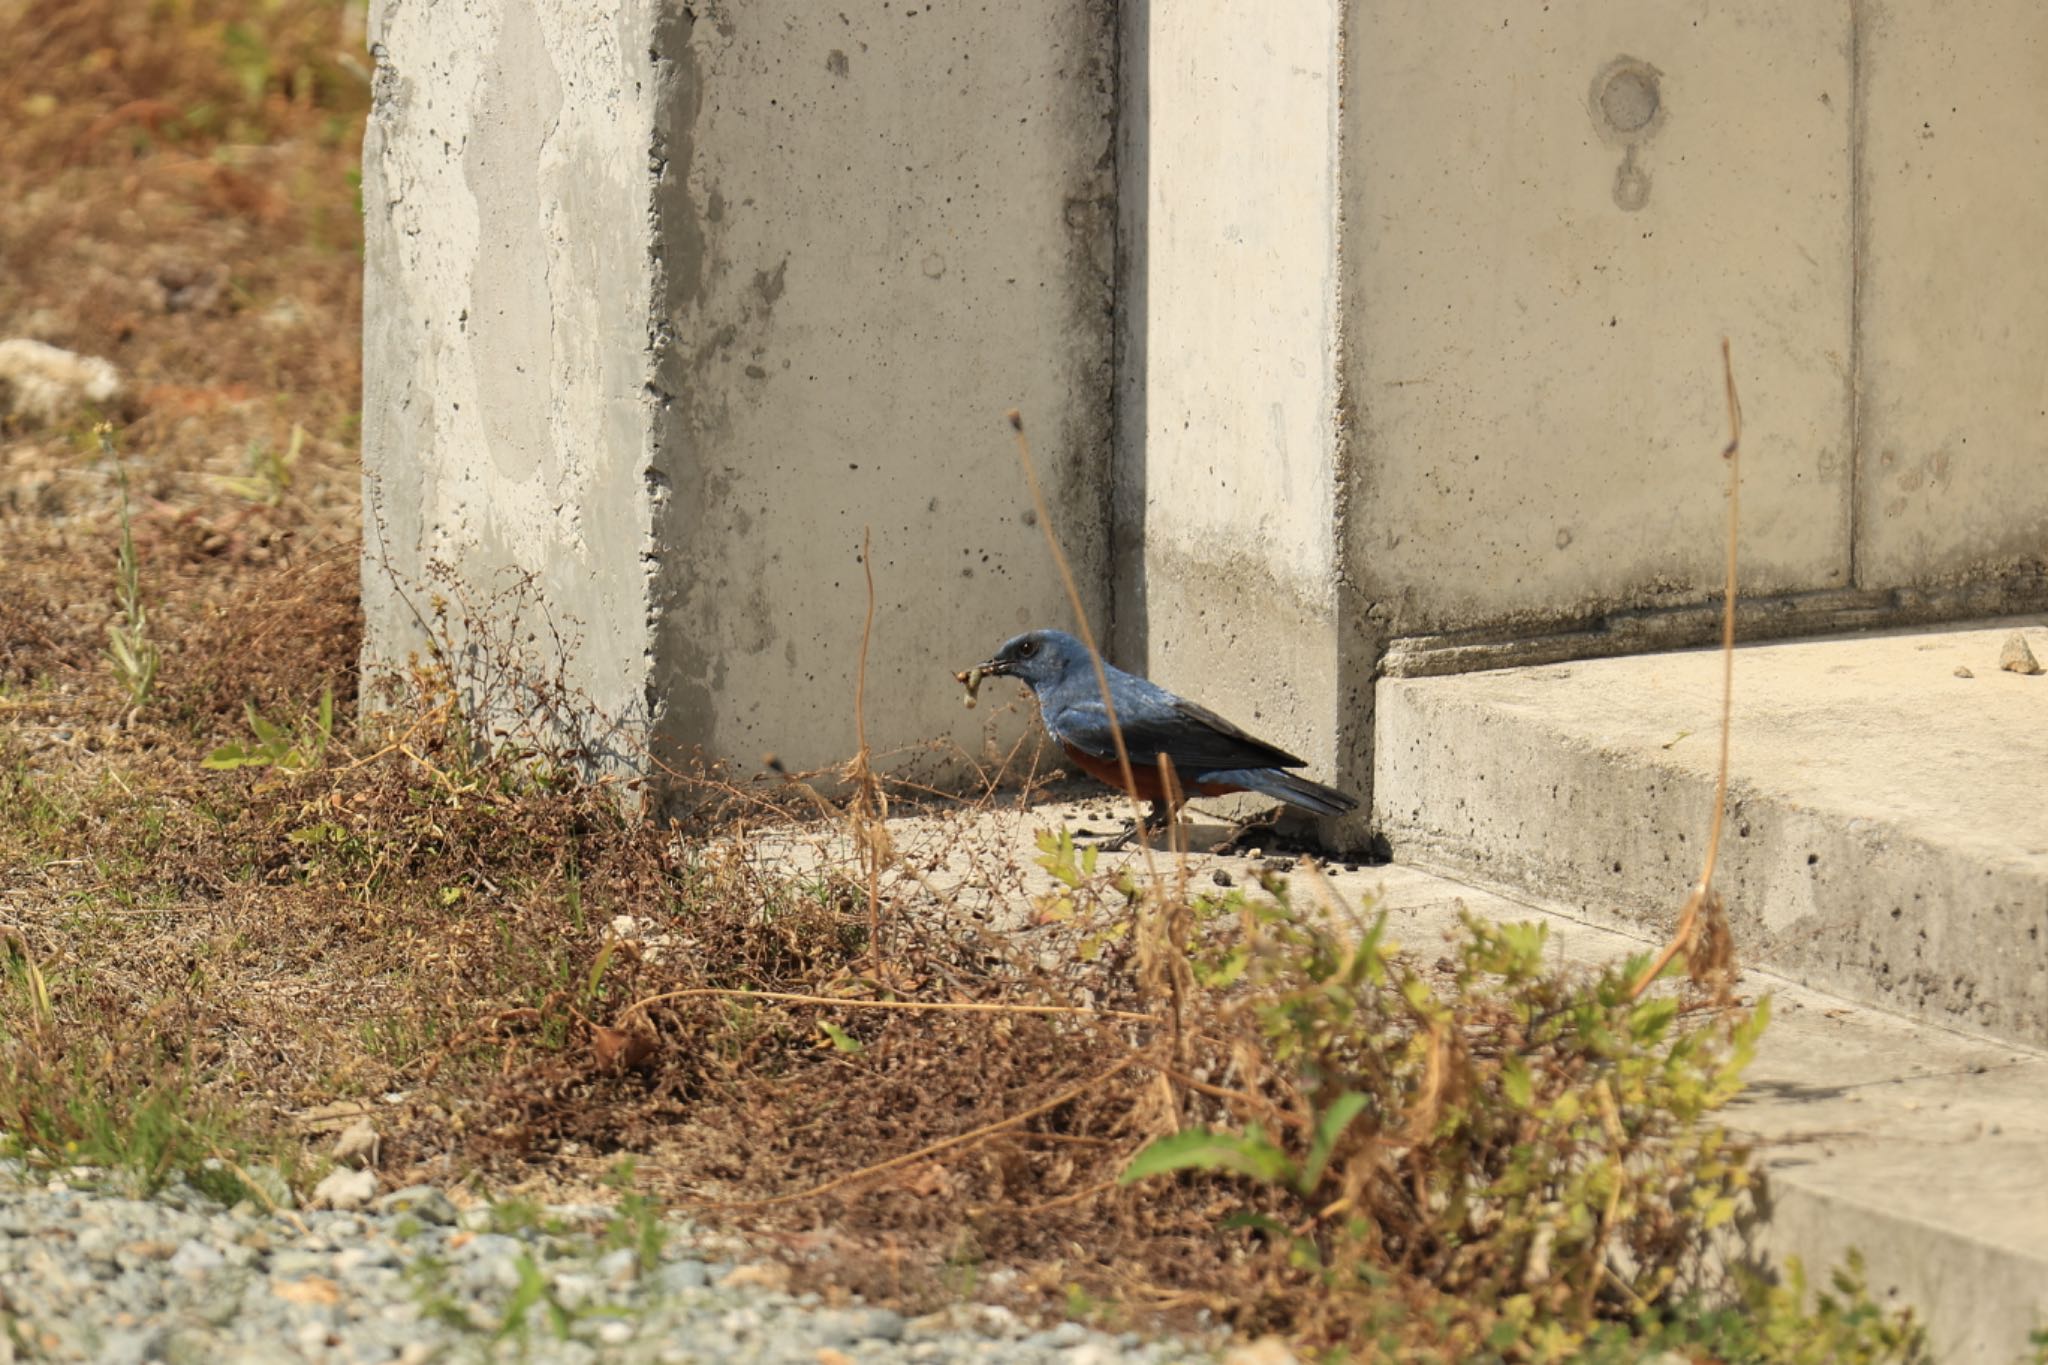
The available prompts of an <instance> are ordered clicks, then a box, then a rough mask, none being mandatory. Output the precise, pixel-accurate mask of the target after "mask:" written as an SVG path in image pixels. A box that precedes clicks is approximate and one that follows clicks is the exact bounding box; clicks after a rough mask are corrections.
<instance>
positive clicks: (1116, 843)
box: [1096, 801, 1169, 853]
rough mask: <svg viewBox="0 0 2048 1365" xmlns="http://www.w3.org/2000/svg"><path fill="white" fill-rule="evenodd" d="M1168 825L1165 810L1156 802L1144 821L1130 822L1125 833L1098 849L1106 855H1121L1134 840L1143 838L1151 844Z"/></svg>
mask: <svg viewBox="0 0 2048 1365" xmlns="http://www.w3.org/2000/svg"><path fill="white" fill-rule="evenodd" d="M1168 823H1169V821H1168V816H1167V813H1166V810H1165V808H1164V807H1163V806H1162V805H1161V804H1160V803H1159V802H1156V801H1155V802H1153V803H1152V808H1151V809H1150V810H1148V811H1147V812H1146V813H1145V818H1144V819H1143V820H1132V821H1129V822H1128V823H1126V824H1125V825H1124V828H1123V833H1121V834H1118V835H1116V836H1115V837H1113V838H1110V839H1105V840H1103V841H1102V842H1101V843H1099V844H1097V845H1096V847H1097V848H1099V849H1101V850H1102V851H1103V852H1105V853H1121V852H1122V851H1123V850H1124V849H1127V848H1129V847H1130V846H1131V841H1132V840H1134V839H1139V838H1143V839H1145V840H1146V841H1147V842H1148V843H1149V842H1150V841H1151V837H1152V836H1153V835H1155V834H1160V833H1163V832H1164V831H1165V829H1166V827H1167V824H1168Z"/></svg>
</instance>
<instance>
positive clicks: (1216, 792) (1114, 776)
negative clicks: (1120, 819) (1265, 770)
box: [1060, 744, 1244, 801]
mask: <svg viewBox="0 0 2048 1365" xmlns="http://www.w3.org/2000/svg"><path fill="white" fill-rule="evenodd" d="M1060 748H1061V749H1063V750H1065V751H1066V755H1067V757H1068V758H1070V759H1072V760H1073V761H1074V766H1075V767H1077V768H1079V769H1080V770H1081V771H1082V772H1084V773H1086V774H1088V776H1090V777H1092V778H1094V779H1095V780H1096V781H1097V782H1100V783H1103V784H1104V785H1105V786H1109V787H1114V788H1115V789H1116V790H1117V791H1122V790H1123V789H1124V775H1123V770H1122V769H1121V768H1119V767H1117V762H1116V760H1115V759H1113V758H1111V759H1100V758H1097V757H1095V756H1094V755H1093V754H1084V753H1082V752H1081V751H1080V750H1079V749H1076V748H1074V747H1073V746H1072V745H1071V744H1062V745H1060ZM1176 776H1177V777H1178V779H1179V781H1180V787H1181V796H1182V797H1183V799H1185V798H1186V797H1189V796H1228V795H1230V794H1231V793H1232V792H1241V791H1243V790H1244V788H1243V787H1233V786H1230V785H1228V784H1227V783H1221V782H1189V781H1188V780H1187V779H1186V778H1185V777H1180V776H1179V775H1178V774H1176ZM1131 779H1132V781H1133V782H1134V783H1136V785H1137V788H1138V795H1139V796H1140V797H1141V798H1143V799H1144V800H1147V801H1164V800H1165V799H1166V783H1165V782H1164V781H1163V780H1162V779H1161V778H1160V776H1159V768H1158V765H1157V764H1153V763H1145V762H1141V761H1140V760H1139V758H1138V755H1136V754H1132V755H1131Z"/></svg>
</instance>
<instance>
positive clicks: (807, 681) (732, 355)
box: [364, 0, 1115, 766]
mask: <svg viewBox="0 0 2048 1365" xmlns="http://www.w3.org/2000/svg"><path fill="white" fill-rule="evenodd" d="M596 14H597V12H596V11H591V12H590V14H589V15H588V16H586V15H585V14H584V13H583V11H580V10H577V9H576V7H573V6H570V7H564V6H559V5H545V4H540V3H537V2H536V0H453V3H449V4H441V5H426V6H422V5H409V4H402V3H398V2H397V0H385V2H384V3H381V4H380V5H378V6H377V7H376V15H375V18H374V20H373V30H374V38H375V41H376V43H377V45H378V47H377V52H378V59H379V67H378V74H377V98H376V106H375V111H374V114H373V117H372V121H371V129H370V135H369V141H368V145H367V148H366V151H365V163H366V170H367V179H366V184H365V203H366V209H367V214H368V218H369V238H368V269H369V283H368V297H367V300H366V313H367V315H368V317H367V323H366V341H365V346H366V352H367V356H366V369H367V375H368V391H367V393H366V408H367V416H366V422H365V440H364V445H365V451H364V460H365V467H366V479H367V482H368V489H369V505H370V508H371V516H372V519H373V522H374V525H373V528H372V531H371V551H370V561H371V562H370V564H369V566H368V568H367V570H366V610H367V612H368V617H369V633H368V645H367V653H368V656H369V657H370V659H371V660H372V661H373V662H374V661H377V660H380V659H381V660H389V659H393V658H400V657H402V656H403V654H404V653H405V651H406V650H407V649H408V648H411V647H414V646H415V645H416V644H417V638H418V637H417V632H418V622H417V621H416V619H415V615H414V608H415V607H417V608H418V610H419V612H420V613H421V614H431V609H430V603H429V594H430V593H432V592H433V591H435V590H436V589H439V590H440V591H441V592H442V593H443V594H444V595H447V596H452V597H467V598H469V599H471V600H478V599H482V598H485V597H487V596H488V595H489V593H490V591H491V590H492V589H493V588H494V587H496V586H499V585H501V584H502V582H504V581H505V580H506V577H507V575H510V574H518V573H530V574H532V575H533V576H534V581H533V594H534V595H535V596H536V597H537V599H538V604H539V605H540V606H544V607H545V608H546V609H547V611H548V612H549V613H550V614H551V615H552V617H553V618H554V619H555V620H556V621H557V622H561V623H563V626H562V631H563V634H564V635H565V636H567V637H569V638H570V640H571V641H572V648H571V649H570V651H569V653H568V656H567V659H566V669H567V673H566V678H565V681H567V682H568V684H569V685H570V686H572V687H575V688H578V689H580V690H581V691H582V692H583V693H584V694H585V695H586V699H587V700H586V702H585V703H584V704H583V706H581V707H579V708H578V710H579V713H580V714H582V715H584V716H586V717H594V718H595V722H596V726H597V727H598V728H603V727H605V726H607V725H611V726H617V727H619V728H620V730H621V733H620V734H619V736H618V747H619V749H620V750H621V757H623V758H625V759H627V760H629V761H630V760H632V759H633V758H634V757H635V755H636V753H637V752H638V751H640V750H643V749H644V748H645V747H646V746H647V744H648V742H649V735H650V727H651V730H652V735H653V738H654V743H655V748H656V751H657V757H658V758H660V759H663V760H666V761H669V762H678V761H686V760H688V759H690V758H692V757H694V756H696V755H698V754H700V753H701V754H702V755H704V756H707V757H712V758H719V759H736V760H739V761H740V762H741V763H742V764H743V765H745V766H751V765H752V764H753V763H754V761H755V760H756V759H758V757H759V756H760V755H761V754H762V753H763V752H764V751H767V750H773V751H776V752H777V753H779V755H780V756H781V757H782V759H783V760H784V761H785V762H787V763H789V764H792V765H794V766H810V765H814V764H825V763H831V762H836V761H838V760H840V759H843V758H845V757H846V756H847V755H848V754H850V753H851V751H852V750H853V748H854V744H855V730H854V718H853V711H854V678H855V666H856V660H857V656H858V652H859V645H860V640H861V626H862V614H863V609H864V584H863V574H862V565H861V563H860V546H861V539H862V533H863V528H872V534H873V540H874V557H873V558H874V563H873V567H874V571H875V572H874V576H875V589H876V594H877V599H878V600H877V610H876V619H875V628H874V636H873V640H872V642H871V646H870V653H869V667H868V689H867V715H868V737H869V739H870V740H871V741H872V742H873V744H874V745H875V747H876V749H877V751H878V752H880V753H882V754H884V755H892V751H898V750H900V749H901V748H902V747H903V746H910V745H913V744H916V743H918V742H919V741H924V740H930V739H938V740H941V741H944V740H946V739H948V738H950V739H952V740H954V741H956V742H958V743H959V744H961V745H963V746H966V747H968V748H970V749H973V748H978V747H980V744H981V740H982V738H983V723H984V717H985V716H986V714H987V713H985V712H984V713H980V714H975V713H969V712H966V711H963V710H962V708H961V707H960V706H959V705H958V700H957V690H956V688H955V685H954V684H953V683H952V682H951V680H950V678H949V676H948V675H949V674H950V673H951V671H952V670H954V669H957V668H960V667H962V666H964V665H966V664H969V663H972V662H974V661H976V660H978V659H981V658H984V657H986V656H987V655H988V653H989V652H990V651H991V650H993V649H994V647H995V646H996V645H997V644H999V643H1000V642H1001V641H1002V639H1003V638H1004V637H1005V636H1007V635H1008V634H1010V633H1012V632H1014V631H1015V630H1017V629H1019V628H1021V627H1025V626H1029V625H1044V624H1057V625H1065V624H1070V616H1071V613H1070V611H1069V610H1068V608H1067V606H1066V603H1065V596H1064V593H1063V592H1062V590H1061V588H1060V586H1059V582H1058V579H1057V576H1056V575H1055V573H1054V571H1053V568H1052V564H1051V561H1050V559H1049V557H1048V556H1047V554H1046V551H1045V547H1044V545H1043V543H1042V542H1041V540H1040V531H1039V529H1038V527H1037V525H1036V520H1035V518H1034V517H1033V516H1031V515H1030V512H1029V508H1030V501H1029V497H1028V494H1027V493H1026V491H1025V488H1024V484H1023V481H1022V479H1021V477H1020V475H1019V473H1018V470H1017V466H1016V462H1015V456H1014V453H1013V449H1012V446H1011V442H1010V433H1009V431H1008V430H1007V428H1006V427H1005V426H1004V425H1003V421H1002V417H1003V413H1004V411H1005V410H1006V409H1008V408H1010V407H1011V406H1017V407H1021V408H1022V409H1023V411H1024V413H1025V415H1026V417H1027V419H1028V420H1029V421H1030V423H1031V429H1032V432H1033V435H1034V437H1035V438H1036V454H1037V457H1038V462H1039V468H1040V471H1041V474H1042V475H1043V477H1044V478H1045V480H1046V483H1047V485H1048V489H1049V492H1050V494H1051V496H1052V500H1053V504H1054V510H1055V514H1056V516H1057V519H1058V522H1059V526H1058V529H1059V531H1060V533H1061V536H1062V538H1063V540H1064V541H1065V544H1066V546H1067V549H1068V552H1069V553H1070V554H1071V555H1072V556H1073V558H1074V560H1075V567H1076V571H1077V573H1078V575H1079V577H1080V579H1081V582H1082V583H1083V584H1084V585H1086V586H1085V588H1084V591H1087V592H1088V593H1089V594H1090V601H1089V606H1090V607H1091V608H1092V609H1093V610H1094V611H1095V612H1096V613H1097V615H1098V616H1104V615H1106V610H1105V609H1106V597H1107V594H1106V592H1105V591H1104V590H1103V589H1102V587H1101V586H1100V585H1102V584H1103V583H1104V582H1105V580H1106V577H1107V574H1106V554H1107V551H1106V547H1105V537H1106V533H1107V517H1108V477H1107V473H1106V470H1107V464H1108V442H1109V426H1110V420H1111V411H1110V409H1111V399H1110V392H1109V364H1110V351H1111V334H1110V310H1111V306H1112V303H1113V283H1114V266H1115V262H1114V223H1113V204H1114V190H1115V178H1114V171H1115V167H1114V159H1113V156H1112V144H1111V102H1112V94H1113V80H1114V74H1113V70H1112V66H1113V55H1114V52H1115V37H1114V31H1113V18H1114V16H1113V13H1112V11H1111V9H1110V7H1109V6H1108V5H1107V4H1106V3H1105V2H1104V0H1056V2H1055V3H1051V4H1046V5H1032V6H1022V7H1018V6H998V7H989V8H974V9H968V10H963V9H960V8H958V7H946V6H937V7H929V8H927V7H920V6H915V5H913V6H909V7H890V6H877V5H872V4H868V5H859V6H852V7H848V8H846V9H845V10H844V11H843V12H842V11H841V10H837V9H832V8H827V7H819V6H816V5H810V4H805V3H801V2H800V0H780V2H778V3H767V2H766V0H760V2H756V3H748V4H745V5H726V4H719V3H711V4H699V5H695V6H691V7H689V8H684V7H683V6H681V5H680V4H677V3H674V2H673V0H632V2H631V3H627V4H625V5H622V6H618V7H612V8H610V9H609V10H608V11H607V13H605V14H604V15H603V17H596ZM435 563H439V564H442V565H446V566H448V568H447V571H446V573H445V574H443V575H442V577H441V579H440V581H438V582H436V581H428V582H425V583H422V581H421V580H431V579H432V578H433V574H431V573H430V572H429V566H430V565H432V564H435ZM394 579H395V580H396V582H394ZM400 587H404V588H406V589H407V590H408V591H407V593H406V594H405V597H409V599H410V601H409V602H408V601H407V600H405V597H401V594H400V592H399V588H400ZM458 590H459V591H458ZM522 634H523V632H522ZM577 639H580V641H581V644H580V646H576V645H573V642H574V641H575V640H577ZM531 643H532V649H533V652H534V657H533V658H532V659H529V660H527V661H526V662H527V664H528V666H529V667H535V668H542V669H548V668H550V667H551V665H552V662H553V659H552V657H551V656H553V655H555V654H556V652H557V651H556V646H555V642H554V641H553V640H552V639H550V638H549V637H548V634H547V632H545V631H542V632H541V633H540V634H539V636H538V638H537V639H535V640H534V641H532V642H531ZM1018 723H1019V720H1018V718H1016V717H1011V718H1009V719H1007V720H1006V721H1004V722H1002V724H1004V725H1008V726H1011V727H1014V726H1015V725H1017V724H1018ZM949 726H950V727H951V733H950V735H949V734H948V727H949ZM956 752H957V751H956ZM892 756H893V757H895V758H899V759H900V758H902V757H903V756H904V755H903V754H901V753H900V752H899V753H895V754H893V755H892ZM935 761H936V762H937V763H945V762H948V761H949V760H948V759H947V758H946V756H945V755H944V754H943V753H941V755H940V756H939V757H938V758H937V759H936V760H935Z"/></svg>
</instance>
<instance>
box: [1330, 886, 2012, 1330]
mask: <svg viewBox="0 0 2048 1365" xmlns="http://www.w3.org/2000/svg"><path fill="white" fill-rule="evenodd" d="M1332 880H1333V881H1334V882H1335V883H1336V884H1337V886H1338V888H1339V889H1340V890H1342V891H1345V892H1346V893H1347V894H1351V895H1359V894H1365V893H1370V892H1377V893H1378V895H1379V903H1380V904H1381V905H1382V906H1384V907H1385V908H1386V909H1387V911H1388V915H1389V923H1390V931H1391V933H1392V934H1393V935H1394V936H1395V937H1396V938H1397V939H1398V940H1399V941H1400V942H1401V943H1402V944H1403V945H1404V946H1406V947H1408V948H1410V949H1412V950H1419V949H1424V948H1426V947H1427V946H1428V945H1429V944H1430V943H1431V942H1432V941H1433V940H1434V939H1436V938H1437V937H1439V936H1444V937H1448V936H1450V935H1451V934H1453V933H1455V932H1456V930H1457V927H1458V919H1457V913H1458V908H1459V906H1461V905H1462V906H1464V907H1466V908H1468V909H1470V910H1471V911H1472V912H1473V913H1475V914H1478V915H1481V916H1483V917H1485V918H1487V919H1492V920H1500V921H1514V920H1527V919H1532V918H1542V919H1545V920H1546V921H1547V922H1548V923H1549V924H1550V941H1551V944H1552V945H1553V948H1554V950H1555V951H1556V952H1557V953H1558V954H1559V956H1560V958H1561V959H1562V960H1565V961H1571V962H1583V963H1588V964H1591V963H1596V962H1604V961H1609V960H1612V959H1613V958H1615V957H1620V956H1626V955H1627V954H1628V953H1631V952H1638V951H1641V950H1642V948H1643V945H1644V943H1645V942H1647V941H1648V940H1646V939H1644V938H1642V937H1639V936H1636V935H1632V934H1628V933H1624V932H1621V931H1619V930H1614V929H1605V928H1599V927H1596V926H1592V925H1588V924H1584V923H1581V922H1578V921H1574V920H1570V919H1565V918H1562V917H1560V916H1557V915H1555V914H1554V913H1553V912H1550V911H1546V910H1544V909H1541V908H1539V907H1533V906H1531V905H1528V904H1527V903H1525V902H1521V901H1517V900H1514V899H1510V898H1508V897H1504V896H1501V895H1498V894H1496V893H1493V892H1490V891H1487V890H1484V889H1482V888H1477V887H1472V886H1469V885H1464V884H1460V883H1458V882H1456V881H1453V880H1451V879H1448V878H1445V877H1442V876H1439V875H1436V874H1433V873H1429V872H1425V871H1422V870H1420V869H1417V868H1412V867H1403V866H1399V865H1396V866H1393V867H1385V868H1377V869H1372V870H1369V871H1364V872H1360V873H1355V874H1338V875H1337V876H1336V877H1334V878H1333V879H1332ZM1741 991H1742V994H1743V996H1744V997H1745V998H1751V997H1754V996H1755V995H1759V994H1765V993H1768V994H1769V995H1770V996H1771V997H1772V1000H1771V1025H1770V1027H1769V1028H1768V1029H1767V1030H1766V1031H1765V1033H1764V1037H1763V1041H1762V1043H1761V1045H1760V1046H1759V1047H1758V1049H1757V1057H1756V1061H1755V1062H1754V1063H1752V1064H1751V1067H1750V1070H1749V1077H1748V1079H1749V1087H1748V1089H1747V1090H1746V1091H1745V1092H1744V1093H1743V1095H1742V1097H1741V1098H1740V1099H1738V1100H1737V1101H1736V1103H1735V1104H1734V1105H1732V1106H1731V1107H1730V1109H1729V1110H1728V1111H1727V1112H1726V1115H1725V1117H1726V1118H1727V1120H1728V1122H1729V1124H1730V1126H1731V1127H1733V1128H1735V1129H1737V1130H1738V1131H1740V1132H1743V1133H1745V1134H1747V1135H1749V1136H1751V1137H1753V1138H1755V1139H1757V1140H1758V1142H1759V1145H1760V1150H1761V1154H1762V1158H1763V1165H1764V1170H1765V1174H1766V1177H1767V1181H1768V1183H1767V1185H1766V1188H1765V1194H1766V1196H1767V1206H1766V1214H1767V1216H1766V1219H1765V1220H1764V1223H1763V1226H1762V1228H1761V1229H1760V1231H1759V1234H1758V1236H1757V1238H1756V1240H1755V1242H1754V1243H1753V1244H1752V1245H1751V1247H1749V1248H1747V1249H1748V1250H1750V1251H1753V1252H1756V1253H1760V1254H1761V1255H1763V1256H1764V1257H1766V1258H1769V1259H1771V1260H1773V1261H1779V1260H1781V1259H1782V1258H1783V1257H1786V1256H1798V1257H1800V1258H1801V1259H1802V1260H1803V1261H1804V1262H1805V1265H1806V1269H1807V1272H1808V1277H1809V1282H1810V1283H1815V1284H1822V1285H1824V1284H1825V1281H1826V1274H1827V1272H1828V1271H1829V1270H1830V1269H1832V1268H1833V1267H1835V1266H1837V1265H1840V1264H1841V1263H1842V1260H1843V1258H1844V1257H1845V1256H1846V1255H1847V1253H1848V1252H1849V1250H1850V1249H1851V1248H1856V1249H1858V1250H1860V1251H1861V1252H1862V1253H1863V1256H1864V1259H1865V1262H1866V1266H1867V1270H1868V1275H1869V1282H1870V1291H1871V1295H1872V1297H1873V1298H1875V1299H1876V1300H1877V1301H1879V1302H1880V1303H1884V1304H1886V1305H1887V1306H1892V1307H1898V1306H1910V1307H1911V1308H1913V1310H1914V1312H1915V1314H1916V1316H1917V1317H1918V1319H1919V1320H1920V1321H1921V1322H1923V1323H1926V1324H1927V1325H1928V1326H1929V1328H1930V1331H1931V1336H1932V1344H1933V1346H1934V1350H1935V1359H1936V1360H1939V1361H1941V1362H1943V1365H2015V1362H2017V1361H2019V1360H2021V1359H2024V1358H2026V1353H2027V1335H2028V1333H2029V1332H2030V1331H2032V1330H2033V1329H2034V1328H2035V1327H2038V1326H2043V1325H2048V1055H2044V1054H2043V1053H2041V1052H2038V1051H2035V1050H2033V1049H2030V1048H2027V1047H2023V1046H2017V1045H2013V1044H2005V1043H1998V1042H1995V1041H1991V1040H1987V1039H1982V1038H1974V1037H1970V1036H1967V1035H1964V1034H1960V1033H1956V1032H1953V1031H1950V1030H1947V1029H1942V1028H1937V1027H1933V1026H1930V1025H1927V1024H1920V1023H1915V1022H1912V1021H1910V1020H1906V1019H1902V1018H1900V1017H1898V1016H1897V1015H1894V1014H1890V1013H1887V1012H1885V1011H1882V1010H1876V1009H1871V1008H1868V1007H1865V1006H1858V1005H1853V1004H1849V1003H1846V1002H1844V1001H1841V1000H1839V999H1837V998H1835V997H1832V996H1829V995H1827V994H1825V993H1823V992H1819V991H1815V990H1813V989H1811V988H1809V987H1805V986H1801V985H1799V984H1798V983H1796V982H1791V981H1787V980H1784V979H1782V978H1779V977H1775V976H1773V975H1772V974H1770V973H1768V972H1763V971H1750V972H1747V973H1745V975H1744V977H1743V980H1742V983H1741Z"/></svg>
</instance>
